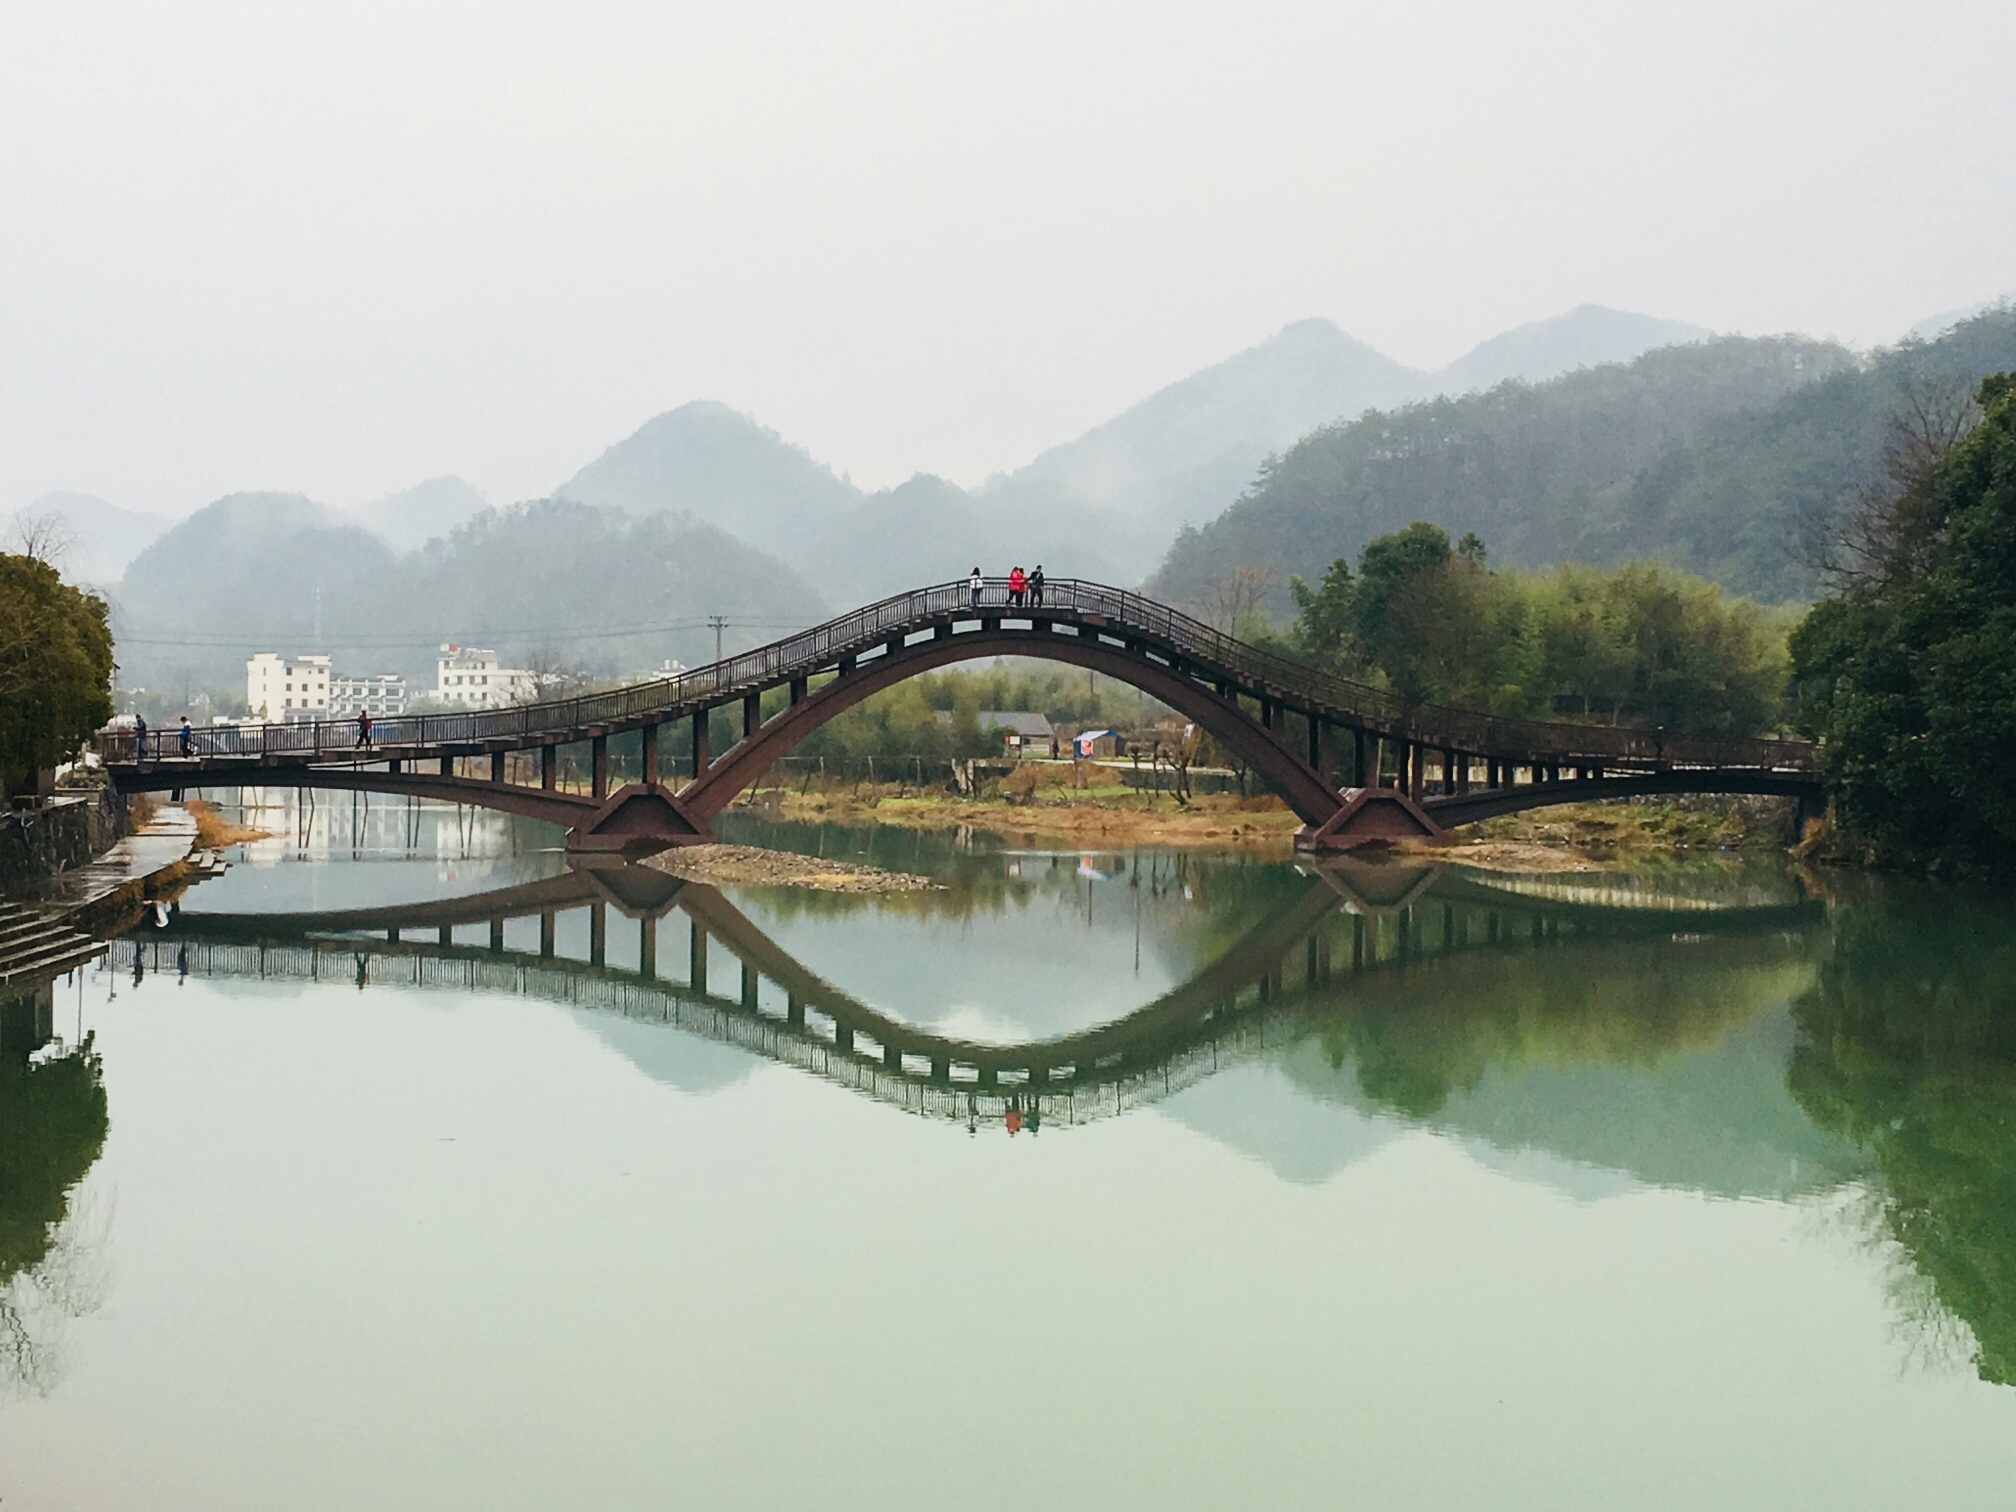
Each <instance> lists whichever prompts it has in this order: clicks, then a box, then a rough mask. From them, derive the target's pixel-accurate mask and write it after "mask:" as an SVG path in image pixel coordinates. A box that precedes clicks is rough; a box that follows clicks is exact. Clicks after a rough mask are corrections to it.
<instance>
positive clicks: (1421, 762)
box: [1406, 745, 1428, 803]
mask: <svg viewBox="0 0 2016 1512" xmlns="http://www.w3.org/2000/svg"><path fill="white" fill-rule="evenodd" d="M1409 754H1410V755H1411V756H1412V757H1413V760H1412V761H1411V762H1410V763H1409V765H1410V766H1411V767H1412V769H1413V770H1412V775H1411V777H1410V778H1409V779H1407V781H1406V786H1407V796H1408V797H1410V798H1412V799H1413V800H1414V801H1415V802H1416V803H1419V802H1420V801H1421V800H1422V799H1423V798H1425V797H1426V796H1427V795H1428V747H1426V746H1425V745H1414V746H1411V747H1409Z"/></svg>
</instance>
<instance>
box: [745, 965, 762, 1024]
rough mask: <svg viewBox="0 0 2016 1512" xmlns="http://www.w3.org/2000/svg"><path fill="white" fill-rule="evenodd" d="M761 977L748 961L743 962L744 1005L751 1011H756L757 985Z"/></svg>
mask: <svg viewBox="0 0 2016 1512" xmlns="http://www.w3.org/2000/svg"><path fill="white" fill-rule="evenodd" d="M760 980H761V978H760V977H759V976H758V975H757V973H756V968H755V967H754V966H751V965H750V964H749V963H748V962H747V961H744V962H743V963H742V1006H743V1007H744V1008H746V1009H748V1010H749V1011H750V1012H751V1013H754V1012H755V1011H756V986H757V983H758V982H759V981H760Z"/></svg>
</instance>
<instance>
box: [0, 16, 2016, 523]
mask: <svg viewBox="0 0 2016 1512" xmlns="http://www.w3.org/2000/svg"><path fill="white" fill-rule="evenodd" d="M2012 57H2016V5H2011V4H2009V3H2008V0H1994V3H1976V4H1965V3H1945V0H1912V3H1910V4H1904V3H1893V4H1886V5H1868V4H1856V3H1852V0H1825V3H1812V4H1770V3H1762V0H1743V3H1740V4H1722V3H1704V0H1686V3H1684V4H1659V3H1631V4H1624V3H1610V4H1601V5H1598V4H1579V5H1578V4H1552V5H1548V4H1538V5H1536V4H1507V3H1504V0H1497V3H1489V4H1424V3H1419V0H1410V3H1407V4H1398V3H1389V4H1384V5H1362V4H1348V3H1338V0H1324V3H1320V4H1310V5H1266V4H1256V3H1252V0H1247V3H1242V4H1238V5H1231V4H1226V5H1190V4H1152V5H1151V4H1126V5H1105V4H1088V3H1085V0H1074V3H1070V4H1059V5H1054V6H1052V5H1018V6H1013V7H998V8H988V7H983V6H976V5H947V4H945V3H943V0H936V3H932V4H917V5H900V4H887V5H872V6H871V5H853V6H846V5H833V4H830V3H829V4H769V5H766V4H751V3H746V0H744V3H737V4H715V5H709V6H704V7H701V6H683V5H676V4H667V3H664V0H652V3H648V4H635V5H612V4H592V3H582V0H572V3H569V4H566V5H559V4H548V5H524V4H513V3H509V0H483V3H481V4H466V5H427V4H424V3H417V0H400V3H398V4H389V5H380V4H370V3H355V0H352V3H347V4H343V5H331V4H328V3H326V0H322V3H317V4H314V5H295V4H288V3H280V0H256V3H248V4H224V3H205V0H186V3H182V4H177V5H166V6H164V5H160V4H144V5H143V4H119V3H110V4H107V3H99V4H94V5H91V6H65V5H46V4H45V5H34V4H29V3H25V0H17V3H14V4H10V5H6V6H4V7H0V130H4V134H5V136H4V140H5V151H4V152H0V205H4V207H5V222H6V235H5V236H4V237H0V509H6V508H10V507H12V506H14V505H17V504H20V503H23V502H25V501H26V500H27V499H29V498H31V497H33V496H34V495H36V494H38V493H41V492H43V491H45V490H49V489H54V488H76V489H82V490H85V491H88V492H92V493H97V494H101V495H103V496H104V497H107V498H109V499H111V500H113V501H114V502H116V503H121V504H125V505H128V506H129V507H136V508H154V509H163V510H167V511H170V512H176V513H179V512H183V511H186V510H188V509H191V508H194V507H197V506H198V505H201V504H203V503H205V502H207V501H208V500H210V499H212V498H214V497H216V496H218V495H220V494H222V493H225V492H229V491H231V490H234V489H241V488H284V489H298V490H302V491H305V492H307V493H309V494H311V495H313V496H315V497H317V498H321V499H324V500H326V501H328V502H331V503H339V504H343V503H352V502H359V501H362V500H365V499H369V498H372V497H375V496H377V495H379V494H382V493H384V492H387V491H389V490H392V489H395V488H400V487H404V486H406V485H408V484H410V483H413V482H416V481H418V480H419V479H421V478H423V477H426V476H429V475H431V474H436V473H443V472H459V473H462V474H463V475H464V476H466V477H468V478H470V479H471V480H472V481H474V482H476V483H477V484H479V485H481V486H482V487H484V488H486V489H488V490H489V491H490V493H491V495H492V497H493V498H494V499H497V500H500V501H503V500H509V499H513V498H521V497H529V496H533V495H537V494H541V493H544V492H546V491H547V490H549V489H550V488H552V487H553V485H554V484H556V483H558V482H559V481H561V480H562V479H563V478H565V477H566V476H568V475H569V474H570V473H572V472H573V471H574V470H575V469H576V468H577V467H579V466H580V465H581V464H582V463H583V462H585V461H587V460H589V459H591V458H592V457H594V456H595V455H596V454H597V453H599V452H600V451H601V449H602V448H603V447H605V446H607V445H608V444H610V443H611V442H613V441H615V440H617V439H619V438H620V437H622V436H623V435H625V434H627V433H628V432H629V431H630V430H631V429H633V428H634V427H635V426H636V425H637V424H638V423H640V422H641V421H643V420H644V419H646V418H648V417H649V416H651V415H653V414H655V413H657V412H659V411H661V410H665V409H669V408H671V407H673V406H674V405H677V404H680V403H683V402H685V401H686V400H689V399H695V398H716V399H721V400H725V401H726V402H728V403H730V404H732V405H734V406H736V407H737V408H739V409H744V410H748V411H750V412H752V413H754V414H755V415H757V416H758V417H759V418H760V419H762V420H763V421H764V422H765V423H766V424H769V425H771V426H774V427H775V428H777V429H778V430H780V431H782V432H783V433H784V434H785V435H786V436H788V437H790V438H791V439H793V440H795V441H798V442H800V443H802V444H803V445H805V446H807V447H809V448H810V449H811V450H812V451H813V452H814V453H815V454H816V455H818V456H820V457H821V458H824V459H826V460H828V461H830V462H831V463H833V465H834V466H836V467H839V468H842V469H846V470H849V471H851V472H852V474H853V476H854V478H855V480H856V481H857V482H861V483H864V484H882V483H888V482H893V481H896V480H898V479H900V478H902V477H904V476H907V475H908V474H909V473H910V472H912V471H914V470H919V469H923V470H931V471H937V472H942V473H944V474H946V475H948V476H951V477H954V478H957V479H959V480H961V481H967V482H972V481H977V480H978V479H979V478H980V477H982V476H984V475H985V474H986V473H988V472H989V471H992V470H995V469H998V468H1005V467H1010V466H1014V465H1017V464H1019V463H1020V462H1023V461H1026V460H1027V459H1028V458H1029V456H1031V455H1032V454H1033V453H1034V452H1035V451H1037V450H1038V449H1040V448H1041V447H1042V446H1044V445H1046V444H1048V443H1051V442H1054V441H1057V440H1061V439H1064V438H1066V437H1068V436H1070V435H1072V434H1074V433H1076V432H1077V431H1079V430H1082V429H1083V428H1084V427H1086V426H1087V425H1090V424H1093V423H1096V422H1097V421H1099V420H1101V419H1104V418H1106V417H1107V416H1109V415H1110V414H1112V413H1114V412H1115V411H1117V410H1119V409H1120V408H1122V407H1124V406H1125V405H1126V404H1128V403H1131V402H1132V401H1133V400H1135V399H1137V398H1139V397H1141V396H1142V395H1143V394H1145V393H1147V392H1149V391H1150V390H1152V389H1154V388H1156V387H1158V386H1160V385H1161V384H1163V383H1166V382H1168V381H1170V380H1172V379H1174V378H1177V377H1180V376H1181V375H1183V374H1184V373H1187V372H1189V371H1191V370H1193V369H1195V368H1197V367H1199V366H1202V365H1203V364H1205V363H1207V362H1211V361H1214V360H1216V359H1218V358H1220V357H1223V356H1226V355H1228V354H1230V353H1231V352H1233V351H1236V350H1238V349H1240V348H1242V347H1245V346H1249V345H1251V344H1252V343H1254V342H1255V341H1257V340H1260V339H1262V338H1263V337H1265V336H1266V335H1268V334H1269V333H1271V332H1272V331H1274V330H1275V329H1277V328H1278V327H1280V326H1281V325H1283V324H1285V323H1286V322H1288V321H1290V320H1295V319H1299V318H1302V317H1305V316H1310V315H1324V316H1329V317H1330V318H1332V319H1334V320H1336V321H1337V322H1338V323H1339V324H1340V325H1342V326H1343V327H1344V328H1345V329H1346V330H1348V331H1351V332H1352V333H1353V334H1355V335H1357V336H1360V337H1362V338H1363V339H1364V340H1366V341H1369V342H1371V343H1372V344H1373V345H1375V346H1378V347H1380V348H1381V349H1383V350H1385V351H1387V352H1389V353H1391V354H1393V355H1394V356H1397V357H1400V358H1402V359H1403V360H1407V361H1410V362H1415V363H1420V364H1439V363H1442V362H1445V361H1447V360H1448V359H1450V358H1452V357H1454V356H1456V355H1457V354H1459V353H1460V352H1461V351H1463V350H1464V349H1466V348H1467V347H1469V346H1470V345H1471V344H1473V343H1474V342H1476V341H1477V340H1479V339H1481V338H1483V337H1485V336H1488V335H1491V334H1493V333H1495V332H1496V331H1499V330H1501V329H1503V328H1505V327H1507V326H1510V325H1513V324H1517V323H1519V322H1521V321H1525V320H1530V319H1534V318H1537V317H1540V316H1544V315H1550V314H1554V313H1558V312H1559V311H1561V310H1563V309H1566V308H1568V307H1569V306H1572V305H1575V304H1578V303H1581V302H1583V301H1589V300H1593V301H1597V302H1601V303H1605V304H1611V305H1615V306H1619V307H1621V308H1626V309H1635V310H1643V311H1646V312H1648V313H1651V314H1656V315H1664V316H1671V317H1674V318H1679V319H1685V320H1691V321H1696V322H1699V323H1701V324H1704V325H1709V326H1713V327H1715V328H1717V329H1722V330H1740V331H1746V332H1753V333H1757V332H1766V331H1776V330H1785V329H1800V330H1806V331H1811V332H1814V333H1818V334H1832V335H1835V336H1839V337H1842V338H1844V339H1847V340H1850V341H1853V342H1856V343H1860V344H1872V343H1876V342H1880V341H1885V340H1889V339H1892V338H1894V337H1895V336H1896V335H1898V334H1899V333H1900V332H1901V331H1903V330H1904V329H1905V328H1907V327H1908V326H1910V325H1911V324H1912V323H1913V322H1915V321H1917V320H1919V319H1921V318H1923V317H1924V316H1927V315H1930V314H1933V313H1935V312H1938V311H1941V310H1944V309H1948V308H1951V307H1954V306H1958V305H1965V304H1968V303H1971V302H1973V301H1976V300H1980V299H1984V298H1987V297H1989V296H1992V295H1994V294H1997V293H1999V292H2001V291H2002V290H2004V289H2007V288H2010V287H2012V286H2016V167H2012V160H2011V157H2010V155H2009V132H2008V125H2009V111H2010V101H2011V92H2010V82H2009V81H2010V67H2011V62H2010V60H2011V59H2012Z"/></svg>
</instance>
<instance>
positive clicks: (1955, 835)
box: [1792, 375, 2016, 868]
mask: <svg viewBox="0 0 2016 1512" xmlns="http://www.w3.org/2000/svg"><path fill="white" fill-rule="evenodd" d="M1979 402H1980V406H1981V421H1980V424H1979V425H1978V426H1977V427H1976V428H1975V429H1974V431H1973V432H1972V434H1970V435H1969V436H1968V437H1967V438H1966V439H1965V440H1964V441H1962V442H1960V443H1959V444H1958V445H1957V446H1956V447H1954V448H1953V449H1952V451H1951V452H1950V454H1948V455H1947V456H1946V457H1945V459H1944V460H1943V461H1941V462H1939V463H1938V465H1937V466H1936V467H1934V468H1932V469H1931V470H1930V471H1929V472H1928V473H1927V474H1926V475H1925V476H1924V477H1923V478H1922V479H1920V480H1919V481H1917V482H1916V483H1914V484H1913V485H1911V486H1910V487H1909V488H1907V489H1906V490H1905V492H1904V493H1903V494H1902V495H1901V496H1900V497H1899V498H1898V499H1897V500H1896V501H1895V503H1894V506H1893V507H1891V508H1890V509H1889V512H1888V515H1887V519H1886V523H1885V527H1884V529H1883V530H1882V531H1880V532H1877V533H1876V534H1875V538H1877V539H1881V540H1883V541H1884V542H1885V543H1886V544H1885V545H1884V547H1883V550H1882V553H1881V558H1880V560H1879V561H1877V562H1876V563H1874V564H1873V566H1871V567H1870V569H1869V570H1867V571H1865V572H1863V573H1861V574H1858V576H1857V577H1856V578H1855V579H1854V580H1852V581H1851V582H1850V584H1849V586H1848V587H1847V588H1846V589H1845V590H1844V591H1843V592H1842V593H1840V594H1839V595H1837V596H1836V597H1834V598H1831V599H1828V600H1826V601H1825V602H1823V603H1821V604H1818V605H1816V606H1815V607H1814V609H1813V611H1812V613H1811V614H1810V615H1809V616H1808V617H1807V618H1806V620H1805V622H1804V623H1803V624H1802V625H1801V626H1800V627H1799V629H1798V630H1797V632H1796V633H1795V634H1794V635H1793V637H1792V654H1793V659H1794V671H1795V674H1796V676H1797V678H1798V680H1799V684H1800V694H1801V700H1800V702H1801V718H1802V720H1803V721H1804V722H1805V724H1806V725H1807V727H1808V728H1809V730H1810V731H1811V732H1812V733H1814V734H1817V735H1820V736H1822V737H1823V738H1824V739H1825V741H1826V743H1827V772H1828V779H1829V782H1830V785H1831V788H1832V791H1833V795H1834V800H1835V803H1836V806H1837V812H1838V814H1839V816H1840V818H1841V819H1842V820H1843V822H1844V823H1845V824H1846V825H1847V827H1848V828H1850V829H1852V830H1853V831H1855V832H1857V833H1858V834H1860V835H1862V836H1864V837H1865V838H1867V839H1868V840H1869V842H1870V843H1871V844H1872V845H1873V846H1874V848H1875V850H1876V852H1877V854H1878V855H1879V856H1880V857H1883V858H1884V859H1887V860H1891V861H1911V862H1917V861H1940V860H1946V859H1950V860H1953V861H1956V862H1964V863H1979V864H1984V865H1988V866H1993V867H1998V868H1999V867H2006V866H2007V864H2008V860H2007V858H2008V855H2009V847H2010V845H2011V843H2012V842H2016V793H2012V792H2011V790H2010V788H2009V786H2008V784H2007V783H2006V782H2005V781H2004V780H2003V773H2002V772H2001V769H2000V767H1999V765H1998V764H1997V762H1996V760H1995V758H1996V757H1997V756H1999V755H2000V754H2001V753H2003V752H2004V751H2007V750H2009V749H2011V748H2012V743H2016V375H2001V376H1997V377H1991V378H1989V379H1987V380H1985V381H1984V382H1983V383H1982V384H1981V387H1980V391H1979Z"/></svg>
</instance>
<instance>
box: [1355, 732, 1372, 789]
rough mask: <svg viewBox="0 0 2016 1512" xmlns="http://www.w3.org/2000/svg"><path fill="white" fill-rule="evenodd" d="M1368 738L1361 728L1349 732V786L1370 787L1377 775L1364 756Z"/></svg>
mask: <svg viewBox="0 0 2016 1512" xmlns="http://www.w3.org/2000/svg"><path fill="white" fill-rule="evenodd" d="M1370 739H1371V737H1370V736H1368V735H1367V734H1366V733H1365V732H1364V731H1363V730H1353V731H1352V732H1351V786H1353V787H1361V788H1362V787H1370V786H1372V783H1373V780H1374V778H1375V776H1376V775H1377V774H1376V773H1374V771H1373V770H1372V767H1371V766H1370V764H1369V763H1368V762H1367V761H1366V757H1365V747H1366V745H1367V743H1368V742H1369V741H1370Z"/></svg>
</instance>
